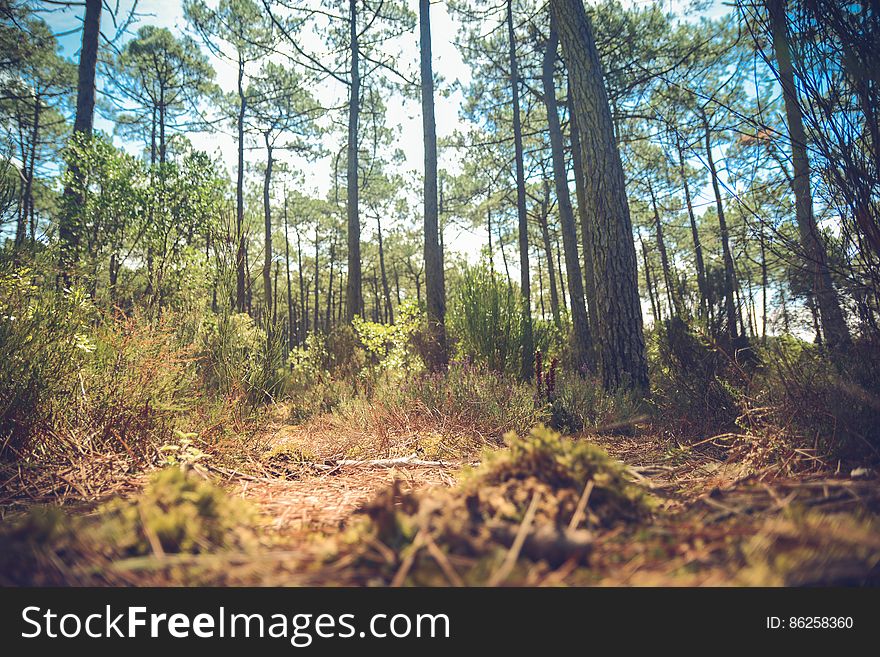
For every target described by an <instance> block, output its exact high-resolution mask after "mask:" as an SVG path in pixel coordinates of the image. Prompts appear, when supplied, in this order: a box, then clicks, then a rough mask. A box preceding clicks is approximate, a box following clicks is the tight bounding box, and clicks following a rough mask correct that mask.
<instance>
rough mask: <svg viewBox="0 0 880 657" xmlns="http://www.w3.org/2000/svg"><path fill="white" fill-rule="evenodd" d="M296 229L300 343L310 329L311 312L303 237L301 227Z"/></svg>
mask: <svg viewBox="0 0 880 657" xmlns="http://www.w3.org/2000/svg"><path fill="white" fill-rule="evenodd" d="M294 230H295V231H296V262H297V270H298V274H299V310H300V312H299V315H300V317H299V319H300V327H301V328H300V330H299V335H298V336H297V337H298V338H299V342H300V344H301V343H302V341H303V340H305V339H306V333H307V332H308V330H309V314H308V311H307V309H306V302H307V299H306V279H305V276H304V275H303V252H302V238H301V236H300V234H299V228H294Z"/></svg>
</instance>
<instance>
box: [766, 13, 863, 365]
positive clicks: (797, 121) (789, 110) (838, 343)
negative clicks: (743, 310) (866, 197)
mask: <svg viewBox="0 0 880 657" xmlns="http://www.w3.org/2000/svg"><path fill="white" fill-rule="evenodd" d="M764 4H765V5H766V7H767V11H768V12H769V14H770V27H771V36H772V39H773V51H774V53H775V55H776V64H777V67H778V69H779V70H778V73H779V82H780V84H781V86H782V99H783V102H784V104H785V116H786V121H787V124H788V133H789V137H790V138H791V155H792V158H791V159H792V167H793V169H794V175H793V177H792V179H791V187H792V190H793V191H794V197H795V216H796V218H797V223H798V232H799V234H800V242H801V248H802V249H803V252H804V257H805V259H806V263H805V264H806V270H807V271H808V272H809V273H810V289H811V291H812V294H813V297H814V298H815V302H816V306H817V307H818V311H819V319H820V321H821V324H822V331H823V333H824V335H825V344H827V345H828V347H829V348H830V349H833V350H834V349H839V348H842V347H846V346H848V345H850V344H851V339H850V335H849V329H848V328H847V325H846V319H845V318H844V316H843V311H842V310H841V307H840V300H839V299H838V297H837V292H836V291H835V290H834V283H833V282H832V280H831V272H830V270H829V269H828V254H827V252H826V249H825V245H824V243H823V241H822V236H821V234H820V233H819V227H818V226H817V225H816V217H815V215H814V214H813V198H812V192H811V190H810V160H809V156H808V155H807V137H806V131H805V130H804V120H803V114H802V112H801V106H800V103H799V102H798V98H797V88H796V86H795V79H794V65H793V64H792V57H791V51H790V49H789V43H788V28H787V25H786V18H785V0H765V3H764ZM875 148H876V144H875Z"/></svg>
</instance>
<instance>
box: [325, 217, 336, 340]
mask: <svg viewBox="0 0 880 657" xmlns="http://www.w3.org/2000/svg"><path fill="white" fill-rule="evenodd" d="M335 264H336V233H335V231H334V233H333V239H331V240H330V278H329V280H328V281H327V312H326V315H325V319H324V324H325V326H324V330H325V331H327V332H329V331H330V327H331V326H332V320H333V316H332V313H333V270H334V265H335Z"/></svg>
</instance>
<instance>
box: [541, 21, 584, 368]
mask: <svg viewBox="0 0 880 657" xmlns="http://www.w3.org/2000/svg"><path fill="white" fill-rule="evenodd" d="M558 47H559V34H558V32H557V30H556V23H555V22H554V21H553V18H552V16H551V18H550V36H549V38H548V39H547V43H546V45H545V48H544V59H543V66H542V82H543V86H544V106H545V107H546V109H547V124H548V128H549V132H550V150H551V153H552V156H553V182H554V183H555V186H556V199H557V204H558V206H559V223H560V224H561V226H562V247H563V249H564V251H565V271H566V273H567V274H568V276H567V278H568V295H569V298H570V300H571V323H572V329H573V330H574V343H575V346H576V354H575V364H576V365H577V367H578V368H580V369H581V370H582V371H585V370H587V369H588V368H589V367H590V352H591V351H592V348H593V337H592V335H591V333H590V323H589V319H588V316H587V306H586V300H585V295H584V285H583V274H582V273H581V263H580V257H579V256H578V241H577V229H576V228H575V221H574V210H573V209H572V207H571V195H570V193H569V191H568V172H567V170H566V167H565V150H564V146H563V141H562V127H561V126H560V124H559V108H558V106H557V102H556V82H555V78H554V73H555V71H556V52H557V49H558ZM561 276H562V272H561V271H560V279H561ZM564 298H565V293H564V292H563V300H564Z"/></svg>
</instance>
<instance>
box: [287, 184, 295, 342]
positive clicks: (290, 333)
mask: <svg viewBox="0 0 880 657" xmlns="http://www.w3.org/2000/svg"><path fill="white" fill-rule="evenodd" d="M289 230H290V229H289V227H288V224H287V190H286V189H285V190H284V262H285V263H287V346H288V348H290V349H293V346H294V344H296V343H295V342H294V340H295V338H296V322H295V321H294V314H295V312H294V306H293V290H292V289H291V285H290V237H289Z"/></svg>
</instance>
